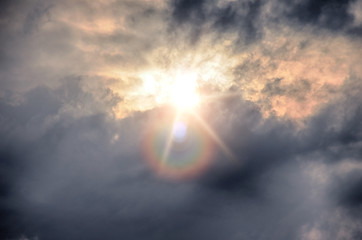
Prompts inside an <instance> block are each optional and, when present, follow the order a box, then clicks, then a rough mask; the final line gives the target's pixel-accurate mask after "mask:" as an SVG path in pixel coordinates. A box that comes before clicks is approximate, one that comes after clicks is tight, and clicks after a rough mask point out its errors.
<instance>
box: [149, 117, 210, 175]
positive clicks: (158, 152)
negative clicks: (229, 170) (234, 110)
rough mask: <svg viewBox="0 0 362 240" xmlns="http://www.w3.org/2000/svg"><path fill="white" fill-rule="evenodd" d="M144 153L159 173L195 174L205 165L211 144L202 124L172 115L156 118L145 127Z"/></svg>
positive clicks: (208, 158)
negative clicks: (170, 119)
mask: <svg viewBox="0 0 362 240" xmlns="http://www.w3.org/2000/svg"><path fill="white" fill-rule="evenodd" d="M170 129H171V132H170ZM144 154H145V159H147V162H148V163H149V165H150V166H151V167H152V169H154V170H155V171H156V173H158V174H159V175H160V176H162V177H166V178H169V179H180V178H181V179H184V178H190V177H194V176H197V175H198V174H200V173H201V172H202V171H203V170H205V169H206V168H207V166H208V165H209V163H210V161H211V157H212V154H213V146H212V142H211V141H210V139H209V138H208V137H207V133H206V132H205V131H204V130H203V129H202V128H200V127H198V126H196V125H195V124H192V123H190V122H187V121H182V120H180V119H176V120H175V121H170V122H165V121H163V122H159V123H157V124H154V125H153V126H151V127H150V128H149V129H148V131H147V134H146V138H145V142H144Z"/></svg>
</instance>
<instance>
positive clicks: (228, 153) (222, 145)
mask: <svg viewBox="0 0 362 240" xmlns="http://www.w3.org/2000/svg"><path fill="white" fill-rule="evenodd" d="M190 113H191V114H192V116H194V118H195V119H196V120H197V121H198V122H199V123H200V125H201V126H202V127H203V128H204V129H205V130H206V132H207V133H208V134H209V136H210V137H211V138H212V139H213V140H214V141H215V142H216V143H217V144H218V145H219V147H220V148H221V149H222V150H223V152H224V153H225V155H226V156H227V157H228V158H229V159H231V160H233V161H236V157H235V155H234V154H233V152H232V151H231V150H230V149H229V148H228V147H227V146H226V144H225V143H224V142H223V141H222V140H221V139H220V138H219V136H218V135H217V134H216V133H215V132H214V131H213V130H212V129H211V128H210V126H209V125H208V124H207V123H206V122H205V121H204V120H203V119H202V118H201V117H200V116H199V115H198V114H197V113H195V112H193V111H191V112H190Z"/></svg>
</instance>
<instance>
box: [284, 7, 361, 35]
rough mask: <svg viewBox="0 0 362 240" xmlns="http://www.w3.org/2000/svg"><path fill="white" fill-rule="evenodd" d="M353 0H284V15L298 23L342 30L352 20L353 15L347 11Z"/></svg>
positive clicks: (348, 25)
mask: <svg viewBox="0 0 362 240" xmlns="http://www.w3.org/2000/svg"><path fill="white" fill-rule="evenodd" d="M353 2H355V0H351V1H349V0H347V1H345V0H342V1H339V0H334V1H326V0H323V1H312V0H305V1H298V2H293V1H285V3H286V4H287V6H288V8H289V9H290V10H288V11H287V12H286V16H287V18H289V19H292V20H293V19H295V20H297V21H298V22H299V23H300V24H311V25H316V26H318V27H321V28H326V29H330V30H344V29H345V28H346V27H350V25H351V24H352V22H353V15H352V14H351V13H350V12H349V11H348V10H349V9H348V8H349V6H350V5H351V3H353Z"/></svg>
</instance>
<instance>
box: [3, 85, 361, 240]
mask: <svg viewBox="0 0 362 240" xmlns="http://www.w3.org/2000/svg"><path fill="white" fill-rule="evenodd" d="M80 83H81V80H79V78H78V79H77V78H75V79H74V78H73V79H69V80H68V83H66V84H65V85H63V86H60V87H58V88H56V89H53V90H51V89H49V88H45V87H39V88H36V89H33V90H31V91H29V92H28V93H27V94H26V95H25V96H24V98H23V100H22V101H21V102H20V103H17V104H16V105H13V104H9V103H6V102H4V101H2V103H1V131H2V136H4V137H3V138H2V140H1V143H0V144H1V159H2V167H1V177H2V179H3V180H4V181H2V186H1V193H2V195H1V214H2V219H5V221H2V222H1V228H2V230H3V231H2V232H3V235H2V237H3V238H5V239H6V238H10V239H13V238H19V237H20V236H21V235H24V236H27V237H29V238H30V237H38V238H39V239H48V238H51V239H64V238H68V239H79V238H87V239H99V238H104V237H106V238H108V239H118V238H122V239H139V238H145V237H147V238H148V239H169V238H173V239H185V238H188V239H200V238H208V239H220V238H222V237H225V236H230V239H244V238H245V239H249V238H257V239H297V238H299V237H300V236H301V235H302V234H304V235H306V236H307V235H308V234H312V233H313V231H317V230H316V229H317V227H318V226H319V225H318V224H319V223H318V221H319V217H320V216H322V215H323V214H324V213H325V212H333V209H334V207H336V208H337V207H339V208H342V209H344V210H343V211H346V213H345V215H343V216H344V218H343V219H339V220H338V221H337V220H336V222H332V223H328V225H327V226H325V227H324V228H323V229H324V230H325V229H327V232H328V234H329V233H330V232H331V231H332V229H336V227H338V229H343V230H344V231H350V232H351V231H352V233H350V234H354V235H353V236H357V235H355V234H357V233H358V228H352V230H348V229H345V226H344V225H343V226H340V225H338V224H337V223H338V222H346V221H350V220H349V219H354V222H355V223H358V222H360V221H361V218H360V216H361V215H359V214H358V213H356V212H355V211H354V210H353V209H354V208H355V207H356V206H359V205H360V200H361V199H360V196H359V195H358V194H359V193H358V186H359V184H360V179H361V178H360V172H347V173H348V175H343V179H345V180H343V181H341V180H339V178H340V175H338V174H334V175H332V176H335V177H333V178H332V180H330V181H328V182H327V183H326V184H327V185H328V188H327V190H328V191H327V192H326V191H325V190H324V188H323V187H322V186H320V187H319V185H318V184H316V183H315V182H314V181H313V179H310V178H309V177H308V174H307V175H305V164H307V165H308V164H309V163H313V162H314V160H313V158H314V159H315V158H316V157H311V156H312V155H313V154H316V153H317V156H319V157H317V158H321V159H322V161H323V162H324V163H325V164H326V166H327V168H331V169H332V170H333V169H334V167H333V166H334V165H333V164H330V163H336V162H337V163H338V162H339V163H340V164H341V165H340V166H343V164H344V162H345V159H346V158H351V156H354V157H355V158H356V159H360V157H361V155H360V148H359V147H358V146H357V147H355V148H353V146H351V147H352V150H351V152H340V153H339V155H335V156H334V159H329V156H330V155H329V153H328V151H330V148H332V147H334V146H338V147H339V148H340V149H347V148H348V146H350V145H351V143H352V142H357V143H358V142H360V141H361V136H360V135H359V133H358V132H360V131H359V130H358V129H359V126H358V125H357V124H358V121H359V120H358V119H361V118H360V116H359V114H358V111H356V109H359V108H360V101H357V99H360V96H361V95H360V94H359V93H360V92H357V93H356V94H355V95H353V96H348V97H347V99H345V98H343V97H342V98H341V100H340V101H338V102H336V103H334V104H333V106H334V112H333V111H331V110H329V107H326V108H325V110H324V111H321V112H320V114H318V115H317V116H315V117H314V118H313V119H311V120H310V122H309V123H308V125H307V128H306V129H305V130H303V131H302V132H299V133H298V130H297V128H296V127H295V126H294V125H293V124H292V123H288V122H281V121H280V120H278V119H276V118H269V119H264V118H263V117H262V115H261V114H260V112H259V110H258V108H257V106H255V105H254V104H252V103H251V102H245V101H241V100H240V99H237V98H226V99H224V100H223V101H218V102H215V103H213V104H210V105H209V109H206V110H205V111H206V113H205V115H204V117H205V118H206V117H207V116H208V115H207V114H212V115H213V116H214V117H213V118H211V117H208V119H213V121H210V122H209V123H210V124H211V125H212V126H213V128H214V129H222V130H223V131H218V134H220V136H222V138H223V139H225V141H226V142H227V144H228V145H229V147H230V148H231V150H232V151H233V152H234V153H235V154H236V156H237V157H238V161H240V163H241V164H240V165H239V163H235V162H232V161H230V160H229V159H227V158H226V157H225V156H223V153H222V151H220V153H219V154H218V155H217V157H216V158H215V159H214V166H213V167H212V168H211V169H210V170H209V171H208V172H206V173H205V174H204V175H203V176H202V177H201V178H200V179H199V180H197V181H196V182H178V183H169V182H167V181H165V180H161V179H157V178H156V177H155V176H153V174H152V173H151V172H150V170H148V169H147V167H146V165H145V163H144V162H143V160H142V159H143V156H142V154H141V152H140V146H139V144H140V143H141V142H142V138H143V134H142V132H143V130H142V129H145V127H146V126H147V123H148V122H149V121H152V119H155V117H156V119H157V118H158V117H157V116H158V115H159V114H157V111H159V110H157V109H155V110H152V111H150V112H146V113H139V114H135V115H134V116H133V117H129V118H126V119H123V120H120V121H115V120H114V119H109V118H108V117H107V115H105V114H104V109H105V108H107V106H109V105H112V104H114V103H112V102H113V101H105V100H103V101H102V100H100V103H99V104H103V107H102V108H91V109H89V108H87V107H85V106H86V105H87V104H88V103H89V101H94V100H95V99H99V97H97V96H96V95H94V94H95V93H91V92H86V91H84V90H82V88H81V87H80V86H81V85H80ZM346 89H348V88H346ZM106 92H107V91H106ZM347 93H348V92H347ZM347 93H346V94H347ZM109 94H111V93H109ZM106 99H107V98H106ZM344 99H345V100H344ZM114 101H119V99H117V97H116V98H115V100H114ZM84 104H85V105H84ZM347 104H349V105H348V109H345V110H347V111H348V112H350V113H351V114H345V115H344V116H348V117H346V118H344V119H342V120H341V122H335V121H336V119H337V118H336V117H335V116H334V115H333V114H336V115H338V114H340V112H339V111H340V110H342V109H344V108H345V106H347ZM79 106H83V107H82V108H80V107H79ZM90 106H94V104H90ZM330 107H332V105H331V106H330ZM73 108H75V109H76V110H77V111H84V110H86V111H85V113H83V114H80V116H79V117H74V113H73V110H74V109H73ZM62 109H63V110H62ZM102 109H103V111H102ZM207 110H208V111H207ZM355 112H357V114H353V113H355ZM155 113H156V114H155ZM215 113H217V114H215ZM332 120H333V121H332ZM351 123H355V125H354V129H355V130H356V132H357V133H356V134H355V135H356V136H355V138H354V141H352V142H351V141H347V142H346V141H341V139H343V137H342V136H343V132H344V131H346V129H348V128H349V127H350V124H351ZM335 124H336V125H338V127H335V128H333V127H332V125H335ZM322 126H325V127H322ZM347 132H348V131H347ZM115 134H118V135H119V137H118V138H115ZM351 153H354V155H353V154H352V155H351ZM235 164H236V165H235ZM312 169H315V167H313V168H312ZM337 169H338V168H337ZM333 171H334V170H333ZM322 173H323V172H321V173H319V172H318V171H317V175H316V177H317V178H318V177H319V174H322ZM336 183H338V184H336ZM346 184H348V186H350V187H348V188H345V187H343V186H345V185H346ZM340 189H345V190H340ZM330 193H332V194H330ZM327 203H328V204H327ZM352 210H353V212H351V211H352ZM354 213H356V214H354ZM351 214H352V215H351ZM336 216H337V215H336ZM334 217H335V215H331V216H330V218H333V219H334ZM275 219H279V220H278V221H275ZM322 220H323V219H322ZM323 221H324V220H323ZM323 221H322V223H325V222H323ZM313 222H316V226H317V227H315V226H314V225H311V226H310V225H308V224H312V223H313ZM336 224H337V225H336ZM302 228H303V229H306V230H305V232H303V233H302V232H301V229H302ZM323 229H322V230H323ZM322 230H320V229H319V228H318V231H322ZM324 230H323V231H324ZM308 231H309V232H308ZM326 236H327V235H326ZM305 239H308V238H305ZM350 239H358V238H357V237H353V238H350Z"/></svg>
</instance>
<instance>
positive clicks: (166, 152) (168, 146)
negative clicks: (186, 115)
mask: <svg viewBox="0 0 362 240" xmlns="http://www.w3.org/2000/svg"><path fill="white" fill-rule="evenodd" d="M180 115H181V112H180V111H177V113H176V116H175V119H174V120H173V123H172V127H171V130H170V134H169V135H168V137H167V142H166V146H165V149H164V151H163V154H162V159H161V161H162V164H165V163H166V162H167V158H168V155H169V153H170V149H171V147H172V136H173V126H174V125H175V124H176V123H177V121H178V120H179V119H180Z"/></svg>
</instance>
